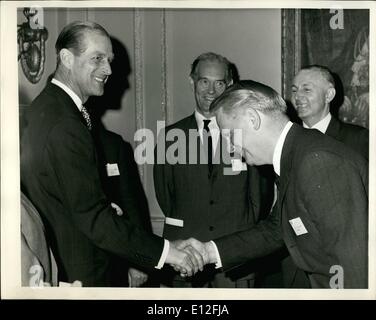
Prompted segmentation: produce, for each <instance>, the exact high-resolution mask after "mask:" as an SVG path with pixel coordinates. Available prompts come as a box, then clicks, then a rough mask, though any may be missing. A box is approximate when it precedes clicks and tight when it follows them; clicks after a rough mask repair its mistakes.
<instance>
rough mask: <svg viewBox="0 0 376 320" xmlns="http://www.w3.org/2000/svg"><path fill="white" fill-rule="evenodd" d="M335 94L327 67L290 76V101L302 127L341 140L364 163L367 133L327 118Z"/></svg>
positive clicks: (304, 70)
mask: <svg viewBox="0 0 376 320" xmlns="http://www.w3.org/2000/svg"><path fill="white" fill-rule="evenodd" d="M335 95H336V90H335V81H334V78H333V75H332V73H331V71H330V70H329V69H328V68H327V67H324V66H319V65H312V66H307V67H305V68H302V69H301V70H300V71H299V72H298V73H297V74H296V76H295V77H294V80H293V85H292V88H291V102H292V104H293V106H294V108H295V110H296V112H297V113H298V116H299V118H300V119H301V120H302V121H303V126H304V127H305V128H310V129H317V130H319V131H321V132H322V133H325V134H327V135H328V136H331V137H333V138H334V139H337V140H338V141H341V142H342V143H344V144H346V145H347V146H349V147H350V148H352V149H354V150H355V151H356V152H358V153H360V154H361V155H362V156H363V157H364V158H366V159H367V160H368V141H369V132H368V130H367V129H365V128H363V127H359V126H356V125H352V124H347V123H344V122H341V121H340V120H338V119H336V118H335V117H333V116H332V115H331V113H330V102H331V101H332V100H333V99H334V97H335Z"/></svg>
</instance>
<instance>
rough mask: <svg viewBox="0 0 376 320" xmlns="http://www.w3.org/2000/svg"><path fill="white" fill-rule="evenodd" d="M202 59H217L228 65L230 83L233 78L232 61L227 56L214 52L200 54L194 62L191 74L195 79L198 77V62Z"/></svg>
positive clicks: (227, 80)
mask: <svg viewBox="0 0 376 320" xmlns="http://www.w3.org/2000/svg"><path fill="white" fill-rule="evenodd" d="M202 61H211V62H212V61H217V62H219V63H223V64H224V65H225V67H226V79H225V80H226V82H227V83H229V82H230V81H231V80H232V79H233V72H232V69H233V65H232V63H231V62H230V61H229V60H227V58H225V57H223V56H221V55H220V54H217V53H213V52H206V53H203V54H200V55H199V56H198V57H197V58H196V59H195V60H194V61H193V63H192V66H191V73H190V74H189V75H190V77H191V78H192V79H193V80H196V79H197V67H198V64H199V63H200V62H202Z"/></svg>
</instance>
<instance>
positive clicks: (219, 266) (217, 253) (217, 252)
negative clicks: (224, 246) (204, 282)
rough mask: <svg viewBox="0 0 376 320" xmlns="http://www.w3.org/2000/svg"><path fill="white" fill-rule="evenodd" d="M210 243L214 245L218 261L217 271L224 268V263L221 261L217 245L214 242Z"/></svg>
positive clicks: (216, 264)
mask: <svg viewBox="0 0 376 320" xmlns="http://www.w3.org/2000/svg"><path fill="white" fill-rule="evenodd" d="M210 242H211V243H212V244H213V248H214V253H215V258H216V259H215V260H216V263H215V268H216V269H219V268H222V261H221V257H220V255H219V251H218V248H217V245H216V244H215V242H214V241H210Z"/></svg>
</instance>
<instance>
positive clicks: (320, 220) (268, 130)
mask: <svg viewBox="0 0 376 320" xmlns="http://www.w3.org/2000/svg"><path fill="white" fill-rule="evenodd" d="M211 109H212V110H213V111H214V112H215V114H216V118H217V121H218V124H219V127H220V128H221V129H228V130H232V133H231V134H230V138H231V140H232V143H233V145H234V147H235V149H238V150H242V152H243V155H244V157H245V159H246V161H247V163H248V164H250V165H263V164H273V168H274V171H275V173H276V174H277V186H278V198H277V202H276V207H275V208H274V210H273V213H272V214H271V215H270V216H269V217H268V218H267V219H266V220H264V221H262V222H261V223H259V224H258V225H256V226H254V227H253V228H250V229H248V230H245V231H242V232H237V233H234V234H232V235H228V236H225V237H221V238H218V239H216V240H214V242H207V243H204V244H202V243H200V242H198V241H196V240H195V239H189V240H188V241H182V242H181V244H180V246H181V247H184V246H185V245H187V244H189V245H193V246H195V247H196V249H198V250H200V251H201V253H202V254H203V256H204V260H205V262H206V263H216V264H217V267H221V266H222V267H223V268H224V269H227V268H231V267H233V266H236V265H238V264H240V263H242V262H244V261H247V260H249V259H254V258H257V257H261V256H264V255H267V254H270V253H272V252H274V251H275V250H276V249H278V248H280V247H281V246H283V244H284V245H286V247H287V249H288V251H289V253H290V255H291V257H292V259H293V261H294V263H295V264H296V266H297V267H298V268H299V269H301V270H304V272H305V275H306V276H307V278H308V280H309V283H310V286H311V287H312V288H342V287H344V288H367V286H368V250H367V245H368V171H367V169H368V164H367V161H366V160H365V159H364V158H363V157H362V156H360V155H359V154H358V153H356V152H354V151H353V150H351V149H350V148H348V147H346V146H345V145H344V144H342V143H340V142H338V141H336V140H335V139H332V138H330V137H328V136H326V135H323V134H322V133H320V132H318V131H317V130H307V129H304V128H302V127H300V126H299V125H297V124H293V123H292V122H290V121H289V119H288V117H287V115H286V113H285V112H286V104H285V102H284V101H283V99H282V98H281V96H280V95H279V94H278V93H276V92H275V91H274V90H273V89H272V88H270V87H268V86H265V85H263V84H261V83H257V82H254V81H240V83H239V84H236V85H234V86H232V87H230V88H228V89H227V90H226V91H225V92H224V93H223V94H222V95H221V96H220V97H219V98H218V99H216V100H215V101H214V102H213V104H212V106H211ZM235 129H239V130H241V134H234V131H233V130H235Z"/></svg>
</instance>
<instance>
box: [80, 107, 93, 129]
mask: <svg viewBox="0 0 376 320" xmlns="http://www.w3.org/2000/svg"><path fill="white" fill-rule="evenodd" d="M81 113H82V116H83V117H84V119H85V121H86V126H87V127H88V129H89V130H91V120H90V115H89V112H87V109H86V108H85V107H84V106H82V109H81Z"/></svg>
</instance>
